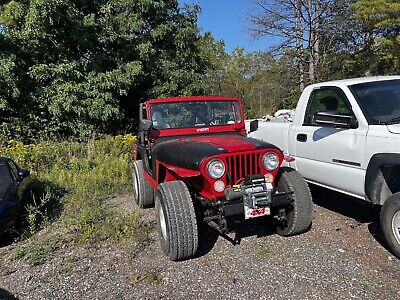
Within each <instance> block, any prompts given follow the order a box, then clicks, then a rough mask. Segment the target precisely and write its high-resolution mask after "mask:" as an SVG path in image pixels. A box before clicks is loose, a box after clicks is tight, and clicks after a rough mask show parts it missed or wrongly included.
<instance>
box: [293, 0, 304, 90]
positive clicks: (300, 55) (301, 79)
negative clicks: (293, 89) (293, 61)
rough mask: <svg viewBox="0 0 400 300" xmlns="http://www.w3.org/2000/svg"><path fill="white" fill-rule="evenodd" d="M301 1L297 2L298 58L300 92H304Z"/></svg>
mask: <svg viewBox="0 0 400 300" xmlns="http://www.w3.org/2000/svg"><path fill="white" fill-rule="evenodd" d="M300 10H301V0H296V2H295V17H296V28H295V30H296V58H297V64H298V70H299V86H300V91H303V90H304V66H303V22H302V19H301V11H300Z"/></svg>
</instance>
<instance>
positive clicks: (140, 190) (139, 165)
mask: <svg viewBox="0 0 400 300" xmlns="http://www.w3.org/2000/svg"><path fill="white" fill-rule="evenodd" d="M143 174H144V169H143V162H142V161H141V160H136V161H134V162H133V170H132V180H133V200H134V201H135V203H136V204H137V205H138V206H139V207H140V208H149V207H153V206H154V192H153V188H152V187H151V186H150V184H149V183H148V182H147V181H146V179H144V176H143Z"/></svg>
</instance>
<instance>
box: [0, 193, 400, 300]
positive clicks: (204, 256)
mask: <svg viewBox="0 0 400 300" xmlns="http://www.w3.org/2000/svg"><path fill="white" fill-rule="evenodd" d="M312 192H313V197H314V201H315V204H316V205H315V214H314V220H313V227H312V229H311V230H310V231H309V232H307V233H305V234H302V235H299V236H295V237H290V238H284V237H280V236H278V235H276V234H274V233H273V231H272V230H271V226H270V223H269V222H268V219H258V220H253V221H248V222H241V223H239V224H237V225H236V231H237V234H238V237H239V238H240V244H239V245H233V244H232V243H231V242H230V241H228V240H227V239H225V238H222V237H219V236H218V235H217V234H216V233H215V231H213V230H212V229H210V228H208V227H206V226H203V227H202V228H201V246H202V247H201V251H200V253H199V257H198V258H195V259H192V260H189V261H184V262H171V261H169V260H168V259H166V257H164V256H163V254H162V253H161V249H160V247H159V244H158V240H157V234H156V232H155V230H153V231H152V233H151V234H150V239H149V241H148V242H147V243H146V244H144V245H136V244H135V242H134V241H130V242H129V243H126V244H125V245H122V246H121V245H120V244H113V243H110V242H102V243H100V244H96V245H95V246H93V247H91V248H87V247H86V248H85V247H83V246H74V247H72V246H69V247H65V248H63V249H58V250H57V251H55V252H54V253H53V254H52V255H51V256H50V257H49V258H48V260H47V261H46V262H45V263H44V264H42V265H39V266H34V267H30V266H29V265H28V264H27V262H25V261H24V259H20V260H17V261H11V258H10V253H11V251H12V248H13V247H15V245H9V246H5V247H3V248H2V249H0V256H1V258H0V299H216V298H219V299H252V298H256V299H257V298H258V299H350V298H356V299H374V300H375V299H400V289H399V284H400V261H399V260H397V259H396V258H395V257H394V256H393V255H391V254H390V253H389V252H388V251H387V250H386V249H385V247H384V246H383V242H382V234H381V232H380V230H379V227H378V216H379V210H378V209H377V208H375V207H372V206H370V205H367V204H364V203H362V202H358V201H357V200H354V199H352V198H349V197H346V196H343V195H340V194H336V193H333V192H330V191H326V190H323V189H320V188H316V187H313V189H312ZM130 199H131V198H130V196H126V197H119V198H115V199H112V203H113V204H115V205H121V206H122V207H124V209H135V208H134V206H133V205H132V204H131V200H130ZM144 221H145V222H149V223H151V224H154V222H155V220H154V211H153V210H152V209H150V210H147V211H145V212H144ZM233 236H234V235H231V237H233Z"/></svg>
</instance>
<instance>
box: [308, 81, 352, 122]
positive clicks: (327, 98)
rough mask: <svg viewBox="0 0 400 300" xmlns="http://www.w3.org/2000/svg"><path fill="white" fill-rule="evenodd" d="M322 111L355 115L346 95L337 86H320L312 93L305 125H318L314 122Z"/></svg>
mask: <svg viewBox="0 0 400 300" xmlns="http://www.w3.org/2000/svg"><path fill="white" fill-rule="evenodd" d="M321 111H323V112H328V113H331V114H336V115H346V116H349V115H353V112H352V110H351V108H350V105H349V102H348V100H347V98H346V96H345V95H344V93H343V92H342V90H340V89H339V88H336V87H327V88H320V89H317V90H314V91H313V92H312V93H311V95H310V100H309V101H308V104H307V108H306V113H305V116H304V122H303V125H311V126H317V125H316V124H315V123H314V115H315V113H317V112H321Z"/></svg>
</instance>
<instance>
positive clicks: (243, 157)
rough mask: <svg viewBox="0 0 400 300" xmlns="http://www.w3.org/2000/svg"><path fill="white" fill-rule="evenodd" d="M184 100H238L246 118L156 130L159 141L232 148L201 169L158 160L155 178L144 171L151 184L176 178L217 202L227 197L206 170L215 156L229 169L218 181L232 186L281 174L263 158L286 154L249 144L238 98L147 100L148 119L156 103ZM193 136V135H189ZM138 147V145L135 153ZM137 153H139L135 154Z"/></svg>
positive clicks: (154, 135) (152, 135)
mask: <svg viewBox="0 0 400 300" xmlns="http://www.w3.org/2000/svg"><path fill="white" fill-rule="evenodd" d="M184 101H238V104H239V107H240V111H241V116H242V121H241V122H240V123H235V124H225V125H219V126H201V127H193V128H171V129H169V128H165V129H161V130H155V129H152V130H151V132H150V136H149V139H150V142H155V141H156V140H157V138H159V137H165V136H173V137H176V139H178V140H181V141H187V140H190V141H191V140H193V141H197V142H203V143H207V144H212V145H214V146H216V147H221V148H223V149H225V150H227V151H228V153H223V154H219V155H215V156H212V157H208V158H207V159H205V160H204V161H203V162H202V164H201V166H200V171H196V170H188V169H184V168H181V167H177V166H171V165H168V164H165V163H163V162H159V161H157V162H156V166H155V170H154V172H155V174H154V177H155V178H152V177H151V176H150V174H148V173H147V172H144V176H145V178H146V180H147V181H148V182H149V184H150V185H151V186H152V187H153V188H154V189H156V188H157V187H158V184H159V183H161V182H168V181H174V180H183V181H184V182H185V183H186V184H187V185H188V186H189V187H190V189H191V190H193V191H194V192H196V193H198V194H199V195H201V196H203V197H204V198H206V199H208V200H211V201H216V200H217V199H218V198H220V197H224V196H225V194H224V192H216V191H215V190H214V183H215V182H216V181H217V180H215V179H212V178H210V177H209V175H208V172H207V170H206V166H207V163H208V162H209V161H210V160H211V159H215V158H218V159H221V160H222V161H223V162H224V163H225V166H226V168H227V172H225V174H224V175H223V176H222V177H221V178H220V179H218V180H222V181H223V182H224V183H225V185H226V187H227V188H229V187H232V185H234V184H240V183H242V182H243V179H244V177H245V176H246V175H255V174H262V175H265V174H267V173H270V174H271V175H272V176H273V177H274V178H276V177H277V172H278V169H279V168H278V169H276V170H274V171H272V172H269V171H267V170H265V169H264V167H263V165H262V161H261V157H262V155H263V154H264V153H266V152H270V151H272V152H275V153H276V154H277V155H278V157H279V162H280V164H281V163H282V161H283V159H284V158H283V154H282V153H281V152H280V151H279V150H277V149H257V147H256V146H255V145H254V144H253V143H249V142H248V141H247V140H246V139H245V138H243V137H245V136H247V132H246V129H245V125H244V112H243V105H242V102H241V101H240V99H238V98H227V97H218V96H195V97H177V98H163V99H153V100H149V101H147V102H146V110H147V118H148V119H150V107H151V105H154V104H160V103H166V102H184ZM225 132H226V133H234V132H237V133H239V135H235V134H226V135H215V134H212V133H225ZM188 135H190V137H187V136H188ZM135 151H136V149H135V148H134V153H135ZM134 155H136V154H134ZM253 213H255V214H257V213H260V214H264V213H265V211H263V212H261V210H260V211H259V212H258V211H255V212H253Z"/></svg>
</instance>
